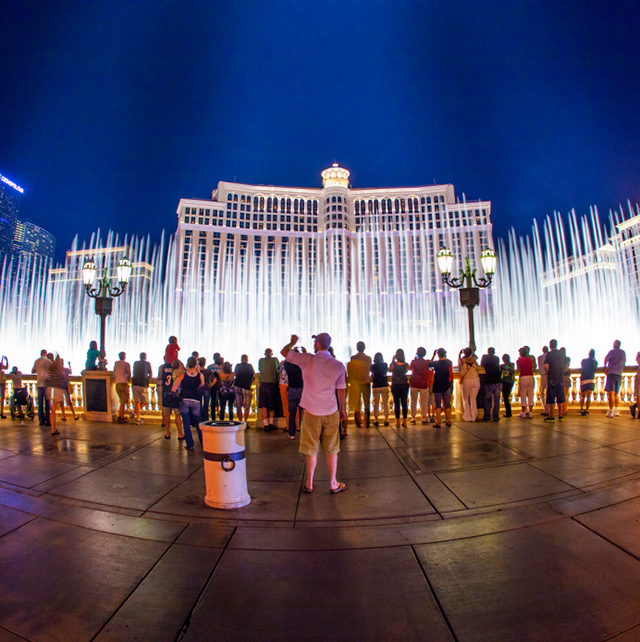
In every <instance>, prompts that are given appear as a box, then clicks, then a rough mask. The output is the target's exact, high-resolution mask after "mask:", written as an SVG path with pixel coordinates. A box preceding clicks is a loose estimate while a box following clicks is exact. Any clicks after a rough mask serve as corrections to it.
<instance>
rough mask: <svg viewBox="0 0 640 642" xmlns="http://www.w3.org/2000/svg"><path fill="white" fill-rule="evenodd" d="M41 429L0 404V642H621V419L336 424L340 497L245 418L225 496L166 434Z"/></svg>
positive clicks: (627, 432)
mask: <svg viewBox="0 0 640 642" xmlns="http://www.w3.org/2000/svg"><path fill="white" fill-rule="evenodd" d="M625 412H626V411H625ZM60 430H61V432H62V435H61V436H60V437H58V438H56V439H52V438H51V437H50V436H49V435H48V434H47V433H46V432H43V431H42V429H40V428H38V427H37V425H36V426H34V425H28V426H27V427H23V428H21V427H19V426H18V424H17V422H16V423H12V422H11V421H10V420H8V419H7V420H0V596H1V597H0V642H15V641H17V640H33V641H34V642H41V641H55V642H59V641H64V642H66V641H74V640H78V641H79V642H88V641H90V640H96V641H98V642H106V641H113V642H115V641H121V640H138V641H145V642H154V641H160V640H163V641H165V640H166V641H174V640H189V641H197V642H201V641H206V640H222V639H224V640H227V641H229V640H243V641H247V640H249V641H251V640H260V641H263V640H265V641H267V640H318V641H320V640H322V641H326V640H354V641H355V640H357V641H359V642H363V641H368V640H380V641H389V640H401V641H405V640H407V641H410V640H420V641H421V642H422V641H438V642H439V641H446V640H451V641H457V642H482V641H485V640H486V641H493V640H500V641H503V640H505V641H508V642H511V641H517V642H520V641H525V640H526V641H529V640H531V641H533V640H540V641H545V642H549V641H551V642H565V641H569V640H571V641H577V642H591V641H593V642H596V641H602V640H615V641H616V642H631V641H637V640H640V561H639V560H640V421H637V422H636V421H634V420H632V419H631V417H630V416H629V415H628V414H625V415H624V416H621V417H619V418H615V419H607V418H606V417H605V415H604V413H602V414H600V412H595V413H593V414H591V415H590V416H589V417H581V416H575V415H571V416H569V417H568V418H567V419H566V420H565V421H564V422H563V423H559V422H556V423H554V424H546V423H544V422H543V421H542V418H541V417H539V416H538V417H535V418H534V419H533V420H526V419H519V418H517V417H512V418H509V419H504V418H503V419H502V420H501V421H500V422H478V423H464V422H462V421H454V425H453V426H452V427H451V428H445V427H443V428H441V429H440V430H437V429H435V428H434V427H433V426H432V425H428V426H422V425H417V426H414V425H411V426H409V427H408V428H395V427H394V426H391V427H387V428H380V429H375V428H371V429H369V430H365V429H357V428H355V427H353V426H350V434H349V436H348V437H347V439H346V440H344V441H343V442H342V447H343V450H342V452H341V454H340V458H339V479H341V480H342V481H345V482H347V483H348V485H349V488H348V490H347V491H345V492H344V493H341V494H339V495H331V494H329V492H328V491H329V486H328V482H327V471H326V468H325V466H324V463H323V461H320V463H319V466H318V471H317V476H316V488H315V491H314V493H313V494H310V495H309V494H305V493H303V492H301V491H302V479H303V473H304V459H303V457H302V456H300V455H299V454H298V452H297V446H298V444H297V441H296V442H291V441H289V440H288V439H287V437H286V435H285V433H283V432H281V431H279V430H278V431H277V432H272V433H264V432H263V431H262V430H256V429H254V428H251V429H249V430H247V431H246V445H247V476H248V485H249V492H250V494H251V497H252V502H251V503H250V504H249V505H248V506H245V507H243V508H240V509H237V510H231V511H221V510H216V509H212V508H209V507H208V506H206V505H205V504H204V501H203V497H204V493H205V491H204V472H203V466H202V454H201V450H200V449H199V446H196V450H195V451H193V452H187V451H185V450H184V449H182V448H181V445H182V442H178V441H177V440H176V435H175V432H174V433H173V436H172V439H171V440H165V439H164V431H163V430H162V429H161V428H160V427H159V426H151V425H142V426H134V425H126V426H121V425H117V426H116V425H105V424H97V423H89V422H86V421H83V420H81V421H78V422H68V423H67V424H64V423H62V422H61V425H60Z"/></svg>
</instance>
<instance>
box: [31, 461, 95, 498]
mask: <svg viewBox="0 0 640 642" xmlns="http://www.w3.org/2000/svg"><path fill="white" fill-rule="evenodd" d="M94 470H95V468H93V467H92V466H78V467H76V468H74V469H73V470H70V471H69V472H68V473H63V474H62V475H58V476H57V477H54V478H53V479H48V480H47V481H44V482H42V483H41V484H37V485H36V486H34V487H33V490H40V491H43V492H47V491H49V490H52V489H53V488H56V487H58V486H64V484H68V483H69V482H70V481H73V480H74V479H78V477H82V476H83V475H86V474H87V473H91V472H93V471H94Z"/></svg>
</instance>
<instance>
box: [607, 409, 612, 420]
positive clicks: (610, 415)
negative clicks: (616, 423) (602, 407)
mask: <svg viewBox="0 0 640 642" xmlns="http://www.w3.org/2000/svg"><path fill="white" fill-rule="evenodd" d="M607 417H608V418H609V419H611V417H613V410H609V412H608V413H607Z"/></svg>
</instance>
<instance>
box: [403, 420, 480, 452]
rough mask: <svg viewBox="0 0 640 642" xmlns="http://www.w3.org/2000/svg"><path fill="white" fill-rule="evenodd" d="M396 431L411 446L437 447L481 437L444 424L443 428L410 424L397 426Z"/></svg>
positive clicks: (477, 439)
mask: <svg viewBox="0 0 640 642" xmlns="http://www.w3.org/2000/svg"><path fill="white" fill-rule="evenodd" d="M395 432H396V433H397V434H398V436H400V437H401V438H402V440H403V441H404V442H405V443H406V444H407V446H409V447H411V448H437V447H440V446H445V445H449V444H453V443H457V442H460V441H469V442H473V441H479V437H477V436H476V435H472V434H471V433H469V432H467V431H466V430H463V429H462V428H459V427H458V426H455V425H454V426H451V427H450V428H447V427H446V426H444V425H443V426H442V428H434V427H433V424H429V425H428V426H408V427H407V428H396V429H395Z"/></svg>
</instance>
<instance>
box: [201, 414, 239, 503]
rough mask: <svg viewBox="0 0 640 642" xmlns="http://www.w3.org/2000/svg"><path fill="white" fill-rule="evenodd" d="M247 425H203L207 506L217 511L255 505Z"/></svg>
mask: <svg viewBox="0 0 640 642" xmlns="http://www.w3.org/2000/svg"><path fill="white" fill-rule="evenodd" d="M246 427H247V424H246V423H245V422H243V421H203V422H202V423H201V424H200V430H202V448H203V451H204V452H203V456H204V479H205V487H206V489H207V493H206V495H205V497H204V501H205V504H207V506H212V507H213V508H240V507H241V506H246V505H247V504H249V503H250V502H251V497H250V496H249V491H248V490H247V465H246V459H245V451H244V431H245V429H246Z"/></svg>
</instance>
